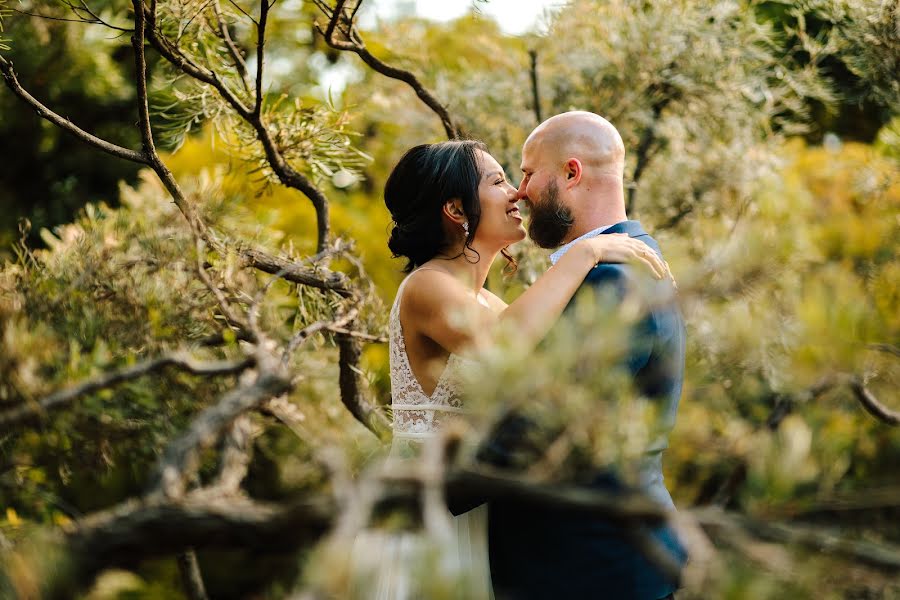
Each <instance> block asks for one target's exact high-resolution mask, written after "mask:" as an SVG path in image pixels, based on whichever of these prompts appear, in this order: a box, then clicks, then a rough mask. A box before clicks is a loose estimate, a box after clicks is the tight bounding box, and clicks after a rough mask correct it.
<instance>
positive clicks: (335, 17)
mask: <svg viewBox="0 0 900 600" xmlns="http://www.w3.org/2000/svg"><path fill="white" fill-rule="evenodd" d="M343 4H344V3H343V2H338V6H339V7H343ZM361 4H362V1H361V0H360V2H359V3H358V4H357V7H356V10H359V5H361ZM356 10H354V11H353V14H354V15H355V14H356ZM323 12H324V13H325V14H326V16H329V17H330V18H329V22H328V26H327V27H326V28H325V29H324V30H323V29H322V28H321V27H320V26H318V25H316V28H317V29H318V31H319V33H321V34H322V35H323V37H324V38H325V43H326V44H328V45H329V46H331V47H332V48H334V49H336V50H344V51H348V52H353V53H354V54H356V55H357V56H359V57H360V58H361V59H362V61H363V62H364V63H366V64H367V65H368V66H369V67H370V68H371V69H373V70H374V71H376V72H377V73H381V74H382V75H384V76H385V77H389V78H391V79H397V80H399V81H402V82H404V83H406V84H407V85H409V86H410V87H411V88H412V89H413V90H414V91H415V92H416V95H417V96H418V97H419V99H420V100H422V102H424V103H425V105H426V106H427V107H428V108H430V109H431V110H432V111H433V112H434V113H435V114H436V115H437V116H438V117H439V118H440V119H441V124H442V125H443V126H444V132H445V133H446V134H447V137H448V138H449V139H451V140H452V139H458V138H459V137H460V131H459V129H458V128H457V126H456V125H454V123H453V120H452V119H451V118H450V113H449V112H448V111H447V109H446V108H445V107H444V105H443V104H441V103H440V102H439V101H438V100H437V98H435V97H434V95H433V94H432V93H431V92H430V91H429V90H427V89H426V88H425V86H423V85H422V83H421V82H420V81H419V79H418V78H417V77H416V76H415V75H413V74H412V73H411V72H410V71H406V70H403V69H399V68H397V67H394V66H391V65H388V64H387V63H385V62H384V61H382V60H380V59H378V58H376V57H375V56H373V55H372V53H371V52H369V50H368V48H366V45H365V44H364V43H363V41H362V38H361V37H360V35H359V31H358V30H357V29H356V26H355V24H354V22H353V20H352V18H351V19H349V20H346V18H345V16H344V14H343V12H342V11H341V10H331V11H330V14H329V11H323ZM335 30H340V31H342V32H343V33H344V34H345V35H346V36H347V39H346V40H337V39H335Z"/></svg>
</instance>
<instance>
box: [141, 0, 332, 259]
mask: <svg viewBox="0 0 900 600" xmlns="http://www.w3.org/2000/svg"><path fill="white" fill-rule="evenodd" d="M264 4H267V3H264ZM242 12H243V11H242ZM255 22H256V21H254V23H255ZM147 23H148V24H150V25H151V26H150V27H149V28H148V29H147V40H148V41H149V42H150V44H151V45H152V46H153V47H154V48H156V50H157V51H158V52H159V53H160V54H161V55H162V57H163V58H165V59H166V60H168V61H169V62H170V63H171V64H172V65H173V66H175V67H176V68H178V69H180V70H181V71H182V72H184V73H185V74H186V75H189V76H191V77H193V78H194V79H196V80H197V81H200V82H202V83H206V84H207V85H210V86H212V87H213V89H215V90H216V91H217V92H218V93H219V94H220V95H221V96H222V98H223V99H224V100H225V101H226V102H227V103H228V104H229V105H230V106H231V107H232V108H233V109H234V111H235V112H236V113H237V114H238V115H239V116H240V117H241V118H242V119H244V120H245V121H246V122H247V123H249V124H250V125H251V126H252V127H253V129H254V131H256V137H257V139H259V141H260V143H262V145H263V150H264V151H265V154H266V160H267V161H268V163H269V167H270V168H271V169H272V171H273V172H274V173H275V175H276V176H277V177H278V180H279V181H280V182H281V183H282V184H283V185H285V186H287V187H289V188H293V189H295V190H299V191H300V192H302V193H303V194H304V195H305V196H306V197H307V198H309V200H310V202H312V205H313V208H314V209H315V211H316V227H317V232H318V235H317V242H316V252H321V251H323V250H324V249H325V248H326V247H327V245H328V237H329V235H330V227H331V226H330V223H329V216H328V199H327V198H326V197H325V194H324V193H323V192H322V191H321V190H320V189H318V188H317V187H316V186H315V185H313V183H312V182H311V181H310V180H309V179H308V178H307V177H306V176H304V175H303V174H302V173H300V172H299V171H297V170H296V169H294V168H293V167H292V166H291V165H289V164H288V162H287V161H286V160H285V159H284V156H283V155H282V153H281V152H280V151H279V150H278V148H277V147H276V146H275V142H274V140H273V139H272V135H271V134H270V133H269V130H268V129H267V128H266V126H265V124H264V123H263V122H262V119H261V115H260V114H258V113H257V112H256V104H255V105H254V109H253V110H251V109H249V108H247V107H246V106H244V104H243V103H242V102H241V101H240V99H239V98H238V97H237V96H235V95H234V93H233V92H232V91H231V90H230V89H229V88H228V86H226V85H225V84H224V82H223V81H222V80H221V79H219V76H218V75H217V74H216V72H215V71H213V70H212V69H204V68H202V67H200V66H198V65H197V64H195V63H194V62H193V61H192V60H191V59H190V58H188V57H187V56H186V55H185V54H184V53H183V52H182V51H181V49H180V48H178V46H177V45H176V44H175V43H173V42H172V41H170V40H169V39H167V38H166V37H165V36H164V35H162V33H161V32H159V31H158V30H157V28H156V27H155V16H153V17H152V18H151V17H150V16H149V15H148V17H147ZM257 103H259V98H257ZM276 272H277V271H276Z"/></svg>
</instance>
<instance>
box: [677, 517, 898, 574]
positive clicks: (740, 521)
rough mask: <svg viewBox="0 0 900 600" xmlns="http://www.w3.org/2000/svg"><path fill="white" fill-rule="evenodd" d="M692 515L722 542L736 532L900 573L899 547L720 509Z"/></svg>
mask: <svg viewBox="0 0 900 600" xmlns="http://www.w3.org/2000/svg"><path fill="white" fill-rule="evenodd" d="M690 512H691V515H692V516H693V517H695V518H696V520H697V521H698V522H699V523H700V525H701V526H702V527H703V528H704V529H706V530H708V531H709V532H710V533H711V534H714V533H716V532H717V531H719V532H721V535H718V536H715V537H718V538H719V539H723V538H731V537H734V535H735V533H736V532H742V533H745V534H750V535H752V536H754V537H756V538H759V539H763V540H768V541H771V542H778V543H780V544H795V545H799V546H805V547H807V548H812V549H814V550H816V551H819V552H827V553H829V554H835V555H838V556H844V557H846V558H850V559H852V560H854V561H856V562H861V563H865V564H868V565H870V566H873V567H876V568H879V569H885V570H888V571H892V572H896V571H897V570H898V569H900V547H898V546H896V545H893V544H888V543H876V542H871V541H866V540H852V539H847V537H846V536H844V535H842V534H840V533H839V532H837V531H832V530H828V529H823V528H822V527H821V526H820V525H816V526H808V525H794V524H790V525H789V524H786V523H770V522H762V521H757V520H755V519H752V518H750V517H746V516H744V515H740V514H737V513H735V512H726V511H723V510H722V509H720V508H717V507H706V508H697V509H692V510H691V511H690Z"/></svg>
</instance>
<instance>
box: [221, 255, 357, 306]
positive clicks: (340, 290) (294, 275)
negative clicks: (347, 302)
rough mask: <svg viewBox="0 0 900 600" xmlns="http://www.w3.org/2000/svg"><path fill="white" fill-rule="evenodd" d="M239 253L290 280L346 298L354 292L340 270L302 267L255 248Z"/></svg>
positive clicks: (250, 262) (262, 267) (266, 269)
mask: <svg viewBox="0 0 900 600" xmlns="http://www.w3.org/2000/svg"><path fill="white" fill-rule="evenodd" d="M238 255H239V256H240V257H241V258H243V259H244V260H246V261H247V263H248V264H250V265H252V266H253V267H254V268H256V269H259V270H260V271H263V272H264V273H270V274H272V275H279V274H280V276H281V277H283V278H284V279H286V280H288V281H292V282H294V283H299V284H302V285H308V286H310V287H314V288H318V289H321V290H330V291H332V292H335V293H336V294H338V295H340V296H343V297H345V298H348V297H350V296H351V295H352V294H353V291H352V290H351V287H350V281H349V279H348V278H347V276H346V275H344V274H343V273H340V272H338V271H329V270H327V269H318V268H312V269H311V268H306V267H302V266H300V265H299V264H298V263H295V262H293V261H290V260H287V259H284V258H280V257H277V256H272V255H270V254H267V253H265V252H262V251H261V250H256V249H254V248H241V249H239V250H238Z"/></svg>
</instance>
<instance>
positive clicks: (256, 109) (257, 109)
mask: <svg viewBox="0 0 900 600" xmlns="http://www.w3.org/2000/svg"><path fill="white" fill-rule="evenodd" d="M268 21H269V0H263V1H262V3H261V4H260V10H259V22H258V23H257V25H256V103H255V104H254V105H253V116H254V117H255V118H256V119H259V117H260V113H261V112H262V104H263V66H264V63H265V49H266V24H267V23H268Z"/></svg>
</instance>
